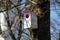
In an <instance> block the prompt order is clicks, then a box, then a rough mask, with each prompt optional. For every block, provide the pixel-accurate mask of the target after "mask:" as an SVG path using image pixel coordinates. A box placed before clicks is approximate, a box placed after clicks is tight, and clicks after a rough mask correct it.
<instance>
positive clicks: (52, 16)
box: [50, 0, 60, 40]
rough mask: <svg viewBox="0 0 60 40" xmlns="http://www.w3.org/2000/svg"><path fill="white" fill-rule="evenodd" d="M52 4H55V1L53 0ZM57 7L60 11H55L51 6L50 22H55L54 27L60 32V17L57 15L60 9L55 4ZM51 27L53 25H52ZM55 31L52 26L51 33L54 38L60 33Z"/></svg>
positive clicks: (52, 39) (54, 39)
mask: <svg viewBox="0 0 60 40" xmlns="http://www.w3.org/2000/svg"><path fill="white" fill-rule="evenodd" d="M50 2H53V0H51V1H50ZM55 6H56V9H59V10H53V9H55V7H54V5H53V4H52V5H50V21H51V22H53V23H54V24H55V25H54V27H55V28H56V29H57V30H60V17H59V16H58V14H57V13H59V12H60V7H59V6H57V4H55ZM57 23H59V24H57ZM50 26H51V25H50ZM53 30H54V29H53V28H52V26H51V27H50V32H51V33H53V35H54V36H56V35H57V34H56V33H59V31H57V30H56V31H53ZM51 40H56V38H54V37H51Z"/></svg>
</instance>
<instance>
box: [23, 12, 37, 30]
mask: <svg viewBox="0 0 60 40" xmlns="http://www.w3.org/2000/svg"><path fill="white" fill-rule="evenodd" d="M26 28H31V29H36V28H37V16H36V15H35V14H34V13H32V12H25V13H24V29H26Z"/></svg>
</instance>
